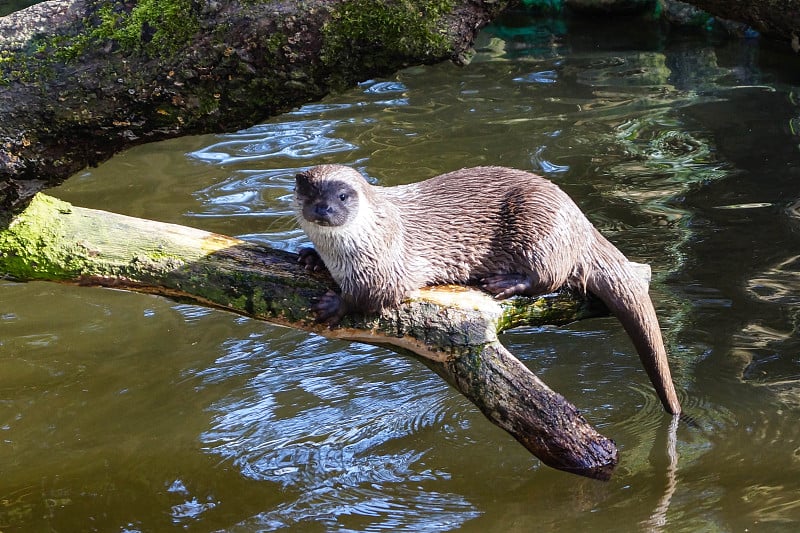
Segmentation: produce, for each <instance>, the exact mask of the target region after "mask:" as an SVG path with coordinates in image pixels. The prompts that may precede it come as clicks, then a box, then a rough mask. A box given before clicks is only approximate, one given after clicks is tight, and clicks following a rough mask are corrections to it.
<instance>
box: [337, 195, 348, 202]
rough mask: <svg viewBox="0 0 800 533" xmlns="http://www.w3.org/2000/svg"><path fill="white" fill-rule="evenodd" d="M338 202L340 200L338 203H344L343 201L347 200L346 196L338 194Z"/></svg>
mask: <svg viewBox="0 0 800 533" xmlns="http://www.w3.org/2000/svg"><path fill="white" fill-rule="evenodd" d="M339 200H340V201H342V202H344V201H345V200H347V194H345V193H339Z"/></svg>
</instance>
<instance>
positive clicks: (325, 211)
mask: <svg viewBox="0 0 800 533" xmlns="http://www.w3.org/2000/svg"><path fill="white" fill-rule="evenodd" d="M332 212H333V209H331V206H329V205H328V204H324V203H321V204H317V205H315V206H314V214H315V215H317V216H319V217H323V218H327V217H328V216H330V214H331V213H332Z"/></svg>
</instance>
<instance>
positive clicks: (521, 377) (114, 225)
mask: <svg viewBox="0 0 800 533" xmlns="http://www.w3.org/2000/svg"><path fill="white" fill-rule="evenodd" d="M0 275H5V276H9V277H11V278H13V279H17V280H22V281H25V280H50V281H58V282H62V283H73V284H79V285H89V286H103V287H115V288H123V289H129V290H134V291H140V292H146V293H152V294H161V295H164V296H167V297H171V298H175V299H179V300H188V301H192V302H195V303H198V304H201V305H206V306H213V307H217V308H221V309H226V310H229V311H233V312H235V313H240V314H244V315H247V316H251V317H253V318H256V319H261V320H265V321H268V322H272V323H275V324H282V325H286V326H290V327H294V328H301V329H304V330H307V331H312V332H315V333H318V334H320V335H323V336H325V337H330V338H339V339H347V340H354V341H360V342H365V343H369V344H376V345H382V346H388V347H390V348H392V349H394V350H396V351H401V352H405V353H412V354H413V355H415V356H416V357H417V358H419V359H420V360H422V361H423V362H424V363H425V364H426V365H427V366H428V367H430V368H431V369H433V370H434V371H435V372H436V373H437V374H439V375H440V376H442V377H443V378H444V379H445V380H446V381H447V382H449V383H450V384H452V385H453V386H454V387H455V388H456V389H457V390H458V391H459V392H461V393H462V394H463V395H464V396H466V397H467V398H468V399H469V400H470V401H472V402H473V403H474V404H476V405H477V406H478V407H479V408H480V409H481V411H482V412H483V413H484V414H485V415H486V416H487V417H488V418H489V419H490V420H491V421H492V422H494V423H495V424H497V425H498V426H500V427H501V428H503V429H505V430H506V431H508V432H509V433H510V434H511V435H512V436H513V437H514V438H515V439H517V440H518V441H519V442H520V443H522V444H523V445H524V446H525V447H526V448H527V449H528V450H530V451H531V452H532V453H533V454H534V455H536V456H537V457H538V458H539V459H541V460H542V462H544V463H545V464H548V465H550V466H552V467H555V468H558V469H561V470H566V471H569V472H573V473H576V474H580V475H584V476H588V477H593V478H598V479H607V478H608V477H609V476H610V475H611V472H612V470H613V468H614V466H615V465H616V463H617V450H616V447H615V445H614V443H613V442H612V441H610V440H609V439H607V438H606V437H604V436H602V435H600V434H599V433H598V432H597V431H596V430H595V429H593V428H592V427H591V426H590V425H589V423H588V422H587V421H586V420H585V419H584V418H583V416H581V415H580V413H579V412H578V410H577V409H576V408H575V407H574V406H573V405H571V404H570V403H569V402H567V401H566V400H565V399H564V398H563V397H562V396H561V395H559V394H557V393H555V392H553V391H552V390H551V389H549V388H548V387H547V386H546V385H545V384H544V383H543V382H542V381H541V380H539V379H538V378H537V377H536V376H535V375H534V374H533V373H532V372H531V371H530V370H529V369H528V368H527V367H525V365H523V364H522V363H521V362H520V361H518V360H517V359H516V358H514V357H513V356H512V355H511V354H510V353H509V352H508V351H507V350H506V349H505V348H504V347H503V346H502V345H501V344H500V342H499V341H498V338H497V334H498V333H499V332H500V331H502V330H503V329H506V328H509V327H513V326H515V325H522V324H527V325H542V324H562V323H566V322H570V321H574V320H578V319H581V318H586V317H589V316H597V315H599V314H605V310H604V309H602V308H601V307H600V306H598V305H597V304H596V303H593V302H591V301H589V300H587V299H586V298H583V297H580V296H578V295H575V294H573V293H570V292H560V293H557V294H551V295H547V296H542V297H539V298H521V299H514V300H510V301H504V302H498V301H495V300H493V299H492V298H491V297H489V296H488V295H486V294H484V293H482V292H480V291H477V290H473V289H469V288H466V287H452V286H446V287H435V288H428V289H423V290H420V291H418V293H416V294H414V295H413V296H412V297H411V298H410V299H409V300H408V301H406V302H404V304H403V305H401V306H400V308H397V309H392V310H388V311H386V312H385V313H383V314H382V315H380V316H348V317H345V319H344V320H343V322H342V324H341V325H340V326H338V327H336V328H333V329H329V328H327V327H325V326H323V325H320V324H317V323H315V322H314V319H313V315H312V314H311V313H310V311H309V307H310V304H311V303H312V301H313V300H314V298H316V297H318V296H319V295H321V294H323V293H324V292H325V291H327V290H329V289H331V288H335V284H334V282H333V281H332V280H331V279H330V277H329V276H328V275H327V274H319V273H316V274H311V273H308V272H306V271H305V270H304V269H303V268H301V266H300V265H298V263H297V256H296V255H295V254H292V253H288V252H284V251H280V250H274V249H270V248H266V247H263V246H257V245H255V244H251V243H247V242H245V241H241V240H238V239H234V238H231V237H226V236H223V235H218V234H213V233H208V232H205V231H201V230H196V229H192V228H188V227H184V226H178V225H174V224H164V223H159V222H154V221H150V220H143V219H137V218H132V217H127V216H123V215H117V214H113V213H108V212H104V211H97V210H93V209H84V208H79V207H74V206H72V205H70V204H68V203H65V202H62V201H59V200H56V199H54V198H50V197H47V196H44V195H41V194H39V195H37V196H36V197H35V198H34V199H33V201H32V202H31V203H30V205H29V206H28V207H27V208H26V209H25V210H24V211H23V212H22V213H20V214H19V215H18V216H16V217H15V218H14V219H13V220H12V221H11V222H10V223H9V224H8V225H7V227H4V228H0Z"/></svg>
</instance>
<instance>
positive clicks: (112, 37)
mask: <svg viewBox="0 0 800 533" xmlns="http://www.w3.org/2000/svg"><path fill="white" fill-rule="evenodd" d="M508 3H509V2H508V1H506V0H480V1H479V0H447V1H442V0H403V1H394V0H382V1H374V0H282V1H249V0H240V1H237V0H216V1H213V2H212V1H198V0H161V1H158V2H156V1H154V0H139V1H138V2H137V1H131V2H122V1H108V0H50V1H49V2H43V3H41V4H37V5H35V6H32V7H30V8H28V9H26V10H23V11H20V12H18V13H15V14H12V15H9V16H6V17H2V18H0V116H2V120H0V213H2V212H3V211H11V210H13V209H15V208H18V207H21V206H24V204H25V201H26V200H27V199H28V198H30V197H31V196H32V195H33V194H34V193H35V192H37V191H40V190H42V189H44V188H46V187H50V186H55V185H57V184H59V183H60V182H62V181H63V180H64V179H66V178H67V177H69V176H71V175H73V174H74V173H76V172H78V171H79V170H81V169H83V168H85V167H86V166H91V165H96V164H98V163H100V162H102V161H104V160H106V159H108V158H109V157H111V156H112V155H113V154H115V153H117V152H119V151H121V150H123V149H125V148H128V147H131V146H134V145H137V144H142V143H144V142H150V141H156V140H161V139H166V138H171V137H178V136H181V135H189V134H195V133H211V132H225V131H235V130H237V129H240V128H243V127H249V126H251V125H253V124H256V123H258V122H260V121H263V120H264V119H266V118H267V117H269V116H272V115H276V114H279V113H281V112H284V111H288V110H290V109H292V108H293V107H296V106H298V105H300V104H303V103H306V102H309V101H313V100H318V99H320V98H321V97H323V96H324V95H326V94H328V93H329V92H331V91H336V90H341V89H343V88H346V87H350V86H354V85H355V84H356V83H357V82H360V81H363V80H365V79H369V78H372V77H375V76H382V75H384V76H385V75H389V74H391V73H393V72H395V71H397V70H398V69H400V68H402V67H405V66H408V65H412V64H422V63H435V62H439V61H442V60H448V59H449V60H454V61H456V62H463V61H464V60H465V58H466V56H467V55H468V54H469V49H470V46H471V44H472V42H473V40H474V38H475V35H476V34H477V32H478V30H479V29H480V28H481V27H482V26H483V25H485V24H486V23H487V22H488V21H489V20H491V19H492V18H493V17H494V16H496V15H497V14H498V13H500V12H501V11H502V10H503V8H504V7H505V6H506V5H507V4H508Z"/></svg>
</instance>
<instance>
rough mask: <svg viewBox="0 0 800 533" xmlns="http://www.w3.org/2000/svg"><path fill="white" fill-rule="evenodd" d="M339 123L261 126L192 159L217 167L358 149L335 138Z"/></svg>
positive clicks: (233, 135) (298, 122)
mask: <svg viewBox="0 0 800 533" xmlns="http://www.w3.org/2000/svg"><path fill="white" fill-rule="evenodd" d="M338 125H339V121H329V120H303V121H290V122H278V123H269V124H262V125H260V126H256V127H253V128H250V129H247V130H243V131H241V132H238V133H236V134H232V135H226V136H225V137H226V139H228V140H224V141H221V142H218V143H215V144H212V145H210V146H207V147H205V148H202V149H200V150H196V151H194V152H190V153H189V154H187V155H188V156H189V157H192V158H194V159H198V160H200V161H204V162H206V163H211V164H217V165H229V164H237V163H243V162H253V161H260V160H265V159H269V158H273V157H288V158H291V159H309V158H314V157H319V156H320V155H324V154H334V153H338V152H346V151H350V150H355V149H357V148H358V147H357V146H356V145H354V144H352V143H349V142H347V141H345V140H344V139H342V138H340V137H337V136H335V135H333V132H334V131H335V129H336V127H337V126H338Z"/></svg>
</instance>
